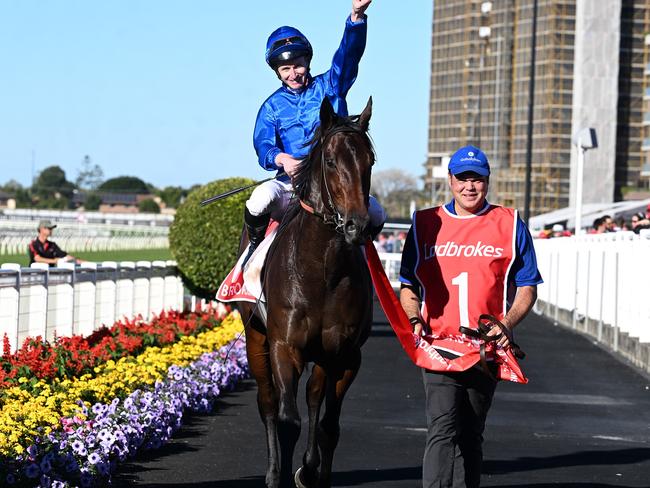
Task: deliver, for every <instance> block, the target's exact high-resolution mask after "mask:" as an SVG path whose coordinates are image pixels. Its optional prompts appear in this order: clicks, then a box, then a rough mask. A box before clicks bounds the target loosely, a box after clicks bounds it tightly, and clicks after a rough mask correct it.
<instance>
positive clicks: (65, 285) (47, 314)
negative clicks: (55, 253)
mask: <svg viewBox="0 0 650 488" xmlns="http://www.w3.org/2000/svg"><path fill="white" fill-rule="evenodd" d="M183 294H184V289H183V283H182V281H181V279H180V277H179V276H178V274H177V270H176V266H175V263H174V262H173V261H167V262H165V261H153V262H149V261H138V262H137V263H134V262H122V263H119V264H118V263H115V262H110V261H107V262H104V263H101V265H96V264H95V263H84V265H82V266H79V267H75V266H73V265H71V264H70V265H67V263H66V265H65V267H56V268H48V267H47V266H46V265H42V264H34V265H32V267H31V268H21V267H20V266H18V265H16V264H3V265H2V267H1V268H0V337H3V336H4V334H7V336H8V337H9V342H10V344H11V348H12V350H16V347H17V346H18V345H20V344H22V342H23V341H24V340H25V338H27V337H36V336H41V337H44V338H46V339H47V340H50V341H51V340H53V339H54V337H55V336H69V335H72V334H80V335H84V336H85V335H89V334H91V333H92V332H93V331H94V330H96V329H98V328H100V327H101V326H102V325H107V326H111V325H113V323H114V322H116V321H117V320H120V319H122V318H125V317H126V318H131V317H134V316H136V315H138V314H140V315H142V316H143V318H144V319H148V318H150V317H151V316H152V315H153V314H158V313H160V312H162V311H163V310H182V308H183V300H184V296H183Z"/></svg>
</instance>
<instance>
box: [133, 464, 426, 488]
mask: <svg viewBox="0 0 650 488" xmlns="http://www.w3.org/2000/svg"><path fill="white" fill-rule="evenodd" d="M421 473H422V468H421V467H420V466H411V467H404V468H390V469H372V470H363V469H362V470H355V471H343V472H337V473H333V474H332V486H357V485H359V486H360V485H366V486H371V485H370V483H373V482H379V481H405V480H414V481H417V480H420V479H421ZM120 486H127V485H120ZM130 486H138V487H143V488H169V486H170V485H169V484H165V483H133V484H131V485H130ZM174 486H175V487H190V486H191V487H193V488H208V487H210V488H259V487H261V486H264V477H263V476H254V477H247V478H243V479H236V480H214V481H207V482H203V483H183V484H178V483H175V484H174Z"/></svg>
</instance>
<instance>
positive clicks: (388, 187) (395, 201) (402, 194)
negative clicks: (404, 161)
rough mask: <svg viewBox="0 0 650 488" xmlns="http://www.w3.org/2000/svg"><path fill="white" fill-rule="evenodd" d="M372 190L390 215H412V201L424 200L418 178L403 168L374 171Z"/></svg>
mask: <svg viewBox="0 0 650 488" xmlns="http://www.w3.org/2000/svg"><path fill="white" fill-rule="evenodd" d="M370 192H371V194H372V195H374V196H375V198H377V200H378V201H379V203H381V204H382V206H383V207H384V209H385V210H386V213H387V214H388V215H389V216H390V217H406V218H408V217H410V215H409V209H410V207H411V201H413V200H415V201H416V202H421V200H422V192H421V191H420V190H419V189H418V187H417V180H416V178H415V177H414V176H413V175H410V174H408V173H406V172H405V171H403V170H401V169H387V170H384V171H378V172H376V173H374V174H373V175H372V186H371V190H370Z"/></svg>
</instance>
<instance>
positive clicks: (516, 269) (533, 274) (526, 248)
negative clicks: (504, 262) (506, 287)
mask: <svg viewBox="0 0 650 488" xmlns="http://www.w3.org/2000/svg"><path fill="white" fill-rule="evenodd" d="M516 247H517V255H516V257H515V262H514V263H513V264H512V268H510V276H509V278H508V279H509V281H511V282H514V284H515V286H517V287H520V286H535V285H539V284H540V283H542V282H543V280H542V275H541V274H540V273H539V270H538V269H537V256H536V255H535V246H534V245H533V237H532V236H531V235H530V232H529V231H528V227H527V226H526V224H524V222H523V221H522V220H521V219H517V243H516Z"/></svg>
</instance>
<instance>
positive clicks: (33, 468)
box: [25, 463, 41, 478]
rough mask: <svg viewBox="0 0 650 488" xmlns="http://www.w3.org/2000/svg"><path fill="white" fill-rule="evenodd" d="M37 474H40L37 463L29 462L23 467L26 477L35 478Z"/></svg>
mask: <svg viewBox="0 0 650 488" xmlns="http://www.w3.org/2000/svg"><path fill="white" fill-rule="evenodd" d="M39 474H41V470H40V469H39V467H38V465H36V464H34V463H31V464H30V465H28V466H27V467H26V468H25V475H26V476H27V477H28V478H36V477H37V476H38V475H39Z"/></svg>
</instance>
